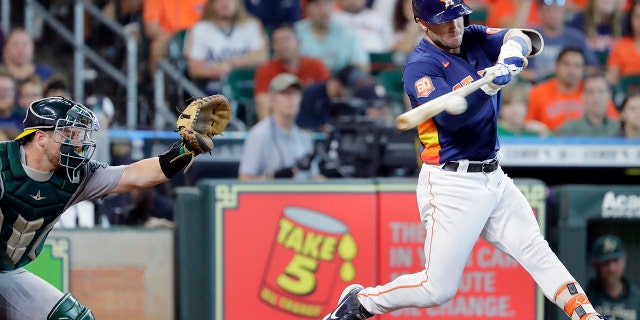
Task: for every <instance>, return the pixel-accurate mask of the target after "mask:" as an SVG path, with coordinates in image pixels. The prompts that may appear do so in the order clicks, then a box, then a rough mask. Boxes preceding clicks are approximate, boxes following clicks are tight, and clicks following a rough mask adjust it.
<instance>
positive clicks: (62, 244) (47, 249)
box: [24, 236, 71, 292]
mask: <svg viewBox="0 0 640 320" xmlns="http://www.w3.org/2000/svg"><path fill="white" fill-rule="evenodd" d="M70 248H71V243H70V241H69V239H67V238H60V237H54V236H49V237H48V238H47V240H45V241H44V245H43V246H42V251H41V252H40V255H39V256H38V258H37V259H36V260H34V261H33V262H31V263H29V264H28V265H26V266H25V267H24V268H25V269H27V270H29V271H31V272H32V273H34V274H35V275H37V276H39V277H40V278H42V279H44V280H45V281H47V282H49V284H51V285H52V286H54V287H56V288H57V289H58V290H60V291H62V292H68V291H69V272H70V271H69V260H70V259H69V250H70Z"/></svg>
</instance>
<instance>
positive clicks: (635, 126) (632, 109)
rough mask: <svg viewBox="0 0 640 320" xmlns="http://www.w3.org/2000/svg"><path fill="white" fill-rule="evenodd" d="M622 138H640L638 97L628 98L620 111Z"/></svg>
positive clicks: (639, 105)
mask: <svg viewBox="0 0 640 320" xmlns="http://www.w3.org/2000/svg"><path fill="white" fill-rule="evenodd" d="M620 120H621V127H622V136H623V137H627V138H640V95H638V94H636V95H632V96H628V97H626V98H625V99H624V101H623V102H622V108H621V109H620Z"/></svg>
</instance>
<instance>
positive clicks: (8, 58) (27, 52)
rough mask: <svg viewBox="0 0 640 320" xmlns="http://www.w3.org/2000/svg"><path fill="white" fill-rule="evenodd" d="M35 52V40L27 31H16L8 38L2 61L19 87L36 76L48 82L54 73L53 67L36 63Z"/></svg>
mask: <svg viewBox="0 0 640 320" xmlns="http://www.w3.org/2000/svg"><path fill="white" fill-rule="evenodd" d="M33 50H34V44H33V39H32V38H31V36H30V35H29V34H28V33H27V31H26V30H24V29H20V28H18V29H14V30H12V31H11V32H10V33H9V35H8V36H7V40H6V42H5V44H4V52H3V60H2V61H3V64H4V67H5V69H6V70H7V71H9V73H10V74H11V75H12V76H13V78H14V79H15V82H16V84H17V85H21V84H22V82H23V81H25V80H27V79H28V78H30V77H32V76H34V75H36V76H38V77H40V79H41V80H42V81H46V80H47V79H48V78H49V77H50V76H52V75H53V73H54V70H53V69H52V68H51V67H49V66H47V65H44V64H39V63H35V62H34V56H33Z"/></svg>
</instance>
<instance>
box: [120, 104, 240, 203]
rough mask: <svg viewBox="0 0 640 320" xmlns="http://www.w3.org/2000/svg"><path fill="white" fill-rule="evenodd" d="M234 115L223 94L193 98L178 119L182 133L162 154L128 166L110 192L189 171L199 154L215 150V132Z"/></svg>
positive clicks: (152, 182) (159, 180) (154, 183)
mask: <svg viewBox="0 0 640 320" xmlns="http://www.w3.org/2000/svg"><path fill="white" fill-rule="evenodd" d="M230 118H231V106H230V105H229V101H228V100H227V98H225V97H224V96H223V95H219V94H218V95H213V96H208V97H204V98H199V99H196V100H194V101H192V102H191V103H190V104H189V105H188V106H187V107H186V108H185V109H184V110H183V111H182V113H181V114H180V116H179V117H178V120H177V121H176V127H177V130H176V131H177V132H178V134H180V136H181V137H182V140H181V141H177V142H176V143H174V144H173V145H171V147H169V150H167V151H166V152H165V153H163V154H161V155H160V156H158V157H153V158H148V159H143V160H140V161H137V162H135V163H132V164H130V165H128V166H127V167H126V169H125V170H124V173H123V174H122V177H121V178H120V181H119V182H118V184H117V185H116V186H115V187H114V188H113V190H111V191H110V192H109V193H122V192H127V191H130V190H133V189H136V188H146V187H151V186H154V185H157V184H159V183H162V182H165V181H168V180H169V179H171V178H172V177H173V176H175V175H176V174H177V173H178V172H180V170H182V169H183V168H184V171H185V172H186V171H187V170H188V169H189V167H190V166H191V164H192V163H193V160H194V158H195V156H197V155H199V154H202V153H206V152H211V150H213V139H212V138H213V136H214V135H217V134H220V135H221V134H222V131H224V129H225V128H226V127H227V125H228V124H229V119H230Z"/></svg>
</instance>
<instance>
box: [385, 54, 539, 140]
mask: <svg viewBox="0 0 640 320" xmlns="http://www.w3.org/2000/svg"><path fill="white" fill-rule="evenodd" d="M528 64H529V63H528V60H527V58H524V63H523V66H522V68H523V69H524V68H526V67H527V65H528ZM495 77H496V76H495V74H490V75H487V76H484V77H482V78H481V79H479V80H476V81H474V82H472V83H471V84H469V85H466V86H464V87H462V88H460V89H458V90H456V91H451V92H449V93H447V94H443V95H441V96H439V97H437V98H435V99H433V100H431V101H427V102H425V103H423V104H421V105H419V106H417V107H415V108H413V109H411V110H409V111H407V112H405V113H403V114H401V115H399V116H398V117H396V128H398V129H400V130H403V131H406V130H409V129H411V128H413V127H415V126H417V125H418V124H420V123H421V122H423V121H426V120H428V119H431V118H433V117H435V116H436V115H437V114H439V113H440V112H442V111H444V110H445V109H446V106H447V104H446V103H445V102H446V101H447V99H450V98H451V97H453V96H459V97H463V98H464V97H466V96H468V95H470V94H471V93H473V92H474V91H476V90H478V89H480V87H482V86H484V85H485V84H488V83H490V82H491V81H493V79H495Z"/></svg>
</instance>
